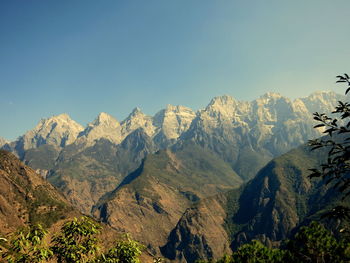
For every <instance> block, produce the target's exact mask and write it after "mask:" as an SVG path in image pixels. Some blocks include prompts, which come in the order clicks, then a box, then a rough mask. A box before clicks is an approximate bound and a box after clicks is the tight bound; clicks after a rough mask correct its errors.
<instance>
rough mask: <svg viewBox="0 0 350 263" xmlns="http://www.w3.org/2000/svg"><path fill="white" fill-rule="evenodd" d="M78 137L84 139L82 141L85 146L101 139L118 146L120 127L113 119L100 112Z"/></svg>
mask: <svg viewBox="0 0 350 263" xmlns="http://www.w3.org/2000/svg"><path fill="white" fill-rule="evenodd" d="M79 137H82V138H85V140H84V141H85V142H86V144H87V145H92V144H94V143H95V142H96V141H97V140H99V139H101V138H104V139H108V140H109V141H111V142H112V143H115V144H119V143H120V142H121V126H120V123H119V122H118V121H117V120H116V119H115V118H114V117H112V116H111V115H109V114H107V113H105V112H101V113H100V114H99V115H98V116H97V117H96V119H95V120H94V121H93V122H91V123H89V124H88V125H87V127H86V128H85V130H84V131H83V132H82V133H81V134H80V135H79ZM80 140H81V139H80Z"/></svg>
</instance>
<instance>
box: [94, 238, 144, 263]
mask: <svg viewBox="0 0 350 263" xmlns="http://www.w3.org/2000/svg"><path fill="white" fill-rule="evenodd" d="M142 249H143V246H142V245H141V244H140V243H138V242H137V241H135V240H132V239H131V238H130V236H129V235H126V238H125V240H120V241H117V242H116V244H115V246H114V247H113V248H111V249H109V250H108V252H107V253H105V254H101V255H100V256H99V257H98V258H97V259H95V260H94V262H96V263H99V262H104V263H140V259H139V257H140V255H141V253H142Z"/></svg>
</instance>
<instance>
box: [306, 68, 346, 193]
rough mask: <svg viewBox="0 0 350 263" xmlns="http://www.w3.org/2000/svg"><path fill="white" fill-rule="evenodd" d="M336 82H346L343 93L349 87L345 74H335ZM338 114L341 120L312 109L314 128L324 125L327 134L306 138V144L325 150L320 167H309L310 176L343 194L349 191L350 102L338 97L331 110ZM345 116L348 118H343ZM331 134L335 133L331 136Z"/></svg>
mask: <svg viewBox="0 0 350 263" xmlns="http://www.w3.org/2000/svg"><path fill="white" fill-rule="evenodd" d="M337 78H338V81H337V82H345V83H347V85H348V88H347V89H346V92H345V94H347V93H348V92H349V91H350V78H349V76H348V75H347V74H344V76H337ZM333 113H334V114H338V115H340V120H341V124H339V122H340V121H339V120H338V119H337V118H331V117H328V116H327V115H326V114H324V113H318V112H316V113H314V119H315V120H316V121H318V122H319V124H317V125H316V126H314V128H321V127H322V128H324V129H325V130H324V133H325V134H327V135H328V136H327V137H324V138H320V139H316V140H310V141H309V145H310V146H311V147H312V148H311V149H312V150H316V149H319V148H326V149H328V150H329V152H328V159H327V162H326V163H323V164H322V165H321V169H310V170H311V172H312V173H311V175H310V178H313V177H319V178H322V179H323V180H324V182H325V183H326V184H332V186H333V187H334V188H335V189H337V190H339V191H340V192H341V193H343V194H344V198H345V197H347V196H349V195H350V176H349V172H350V137H349V136H348V134H349V133H350V120H349V117H350V104H349V103H348V102H342V101H339V104H338V106H337V107H336V108H335V110H334V111H333ZM346 120H348V121H346ZM334 135H337V136H336V137H334Z"/></svg>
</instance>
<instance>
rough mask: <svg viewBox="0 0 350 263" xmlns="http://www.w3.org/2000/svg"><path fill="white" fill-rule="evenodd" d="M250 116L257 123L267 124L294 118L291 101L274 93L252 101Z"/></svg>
mask: <svg viewBox="0 0 350 263" xmlns="http://www.w3.org/2000/svg"><path fill="white" fill-rule="evenodd" d="M251 114H252V117H254V116H255V118H257V119H258V120H259V121H261V122H268V123H275V122H280V121H282V122H283V121H285V120H287V119H294V118H295V114H294V111H293V103H292V101H291V100H290V99H288V98H286V97H283V96H282V95H281V94H279V93H275V92H268V93H266V94H264V95H263V96H261V97H260V98H258V99H256V100H254V101H253V102H252V112H251Z"/></svg>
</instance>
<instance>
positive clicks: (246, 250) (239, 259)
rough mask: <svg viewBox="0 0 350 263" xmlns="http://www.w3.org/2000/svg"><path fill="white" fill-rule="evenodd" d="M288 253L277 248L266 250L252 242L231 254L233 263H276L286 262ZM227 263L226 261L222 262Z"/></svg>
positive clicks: (259, 244) (258, 242)
mask: <svg viewBox="0 0 350 263" xmlns="http://www.w3.org/2000/svg"><path fill="white" fill-rule="evenodd" d="M288 256H289V254H288V252H287V251H285V250H281V249H278V248H268V247H266V246H264V245H263V244H262V243H261V242H260V241H258V240H253V241H252V242H251V243H249V244H245V245H242V246H240V247H239V248H238V250H237V251H236V252H234V253H233V254H232V261H231V262H234V263H264V262H269V263H277V262H288ZM224 262H227V261H224Z"/></svg>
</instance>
